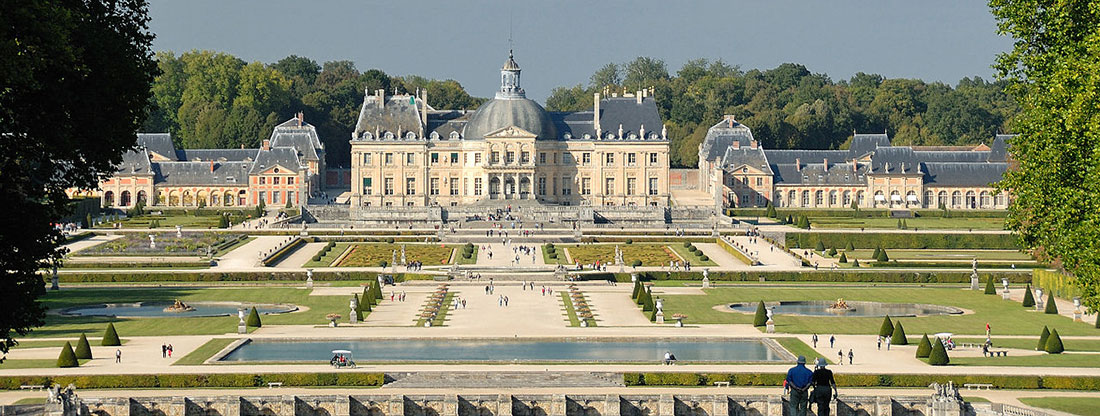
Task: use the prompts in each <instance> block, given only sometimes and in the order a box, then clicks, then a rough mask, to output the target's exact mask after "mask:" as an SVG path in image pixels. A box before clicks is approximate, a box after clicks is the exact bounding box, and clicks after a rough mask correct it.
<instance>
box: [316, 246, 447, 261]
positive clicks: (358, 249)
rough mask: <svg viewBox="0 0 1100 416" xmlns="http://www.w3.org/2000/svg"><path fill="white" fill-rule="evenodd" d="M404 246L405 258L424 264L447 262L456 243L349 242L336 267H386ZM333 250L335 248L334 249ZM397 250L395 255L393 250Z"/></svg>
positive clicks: (399, 258)
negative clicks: (347, 251) (346, 252)
mask: <svg viewBox="0 0 1100 416" xmlns="http://www.w3.org/2000/svg"><path fill="white" fill-rule="evenodd" d="M402 245H403V246H404V247H405V260H406V261H409V262H412V261H420V262H423V263H424V265H425V266H438V265H442V264H449V263H450V261H451V253H452V252H453V251H454V250H455V248H458V247H461V246H457V245H445V244H417V243H408V244H394V243H358V244H351V245H350V249H351V252H350V253H348V254H347V255H346V256H345V257H344V258H343V259H342V260H340V263H339V264H336V265H334V266H336V267H386V266H388V265H389V264H390V262H391V261H395V258H396V261H397V262H400V261H401V246H402ZM334 251H335V250H334ZM395 251H396V252H397V254H396V256H395V255H394V252H395Z"/></svg>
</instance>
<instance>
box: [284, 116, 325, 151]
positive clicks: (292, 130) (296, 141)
mask: <svg viewBox="0 0 1100 416" xmlns="http://www.w3.org/2000/svg"><path fill="white" fill-rule="evenodd" d="M270 140H271V147H273V148H274V147H293V148H294V149H296V150H297V151H298V154H299V155H300V156H301V157H302V159H304V160H320V159H321V153H322V152H324V150H325V147H324V145H323V144H321V138H320V137H318V136H317V129H316V128H315V127H313V125H312V124H309V123H306V122H302V125H301V126H299V125H298V118H291V119H290V120H287V121H285V122H283V123H282V124H280V125H278V126H275V129H274V130H272V131H271V139H270Z"/></svg>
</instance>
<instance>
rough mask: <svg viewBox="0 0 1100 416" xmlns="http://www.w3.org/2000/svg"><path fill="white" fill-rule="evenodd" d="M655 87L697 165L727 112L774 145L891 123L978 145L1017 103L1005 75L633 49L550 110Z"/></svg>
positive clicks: (828, 145) (819, 141) (557, 92)
mask: <svg viewBox="0 0 1100 416" xmlns="http://www.w3.org/2000/svg"><path fill="white" fill-rule="evenodd" d="M650 87H653V91H654V96H655V97H656V99H657V107H658V110H659V111H660V113H661V118H662V119H664V120H666V121H667V123H668V130H669V136H670V137H672V142H671V143H670V147H671V149H670V151H671V154H670V157H671V159H672V163H673V165H674V166H677V167H694V166H695V165H696V158H697V153H696V152H697V148H698V145H699V143H701V142H702V140H703V138H704V137H705V136H706V130H707V128H709V127H710V126H712V125H713V124H715V123H716V122H718V120H721V119H722V115H723V114H733V115H735V116H737V119H738V121H739V122H741V123H744V124H745V125H747V126H749V128H751V129H752V130H753V135H754V136H755V137H756V138H757V140H760V141H761V142H762V143H763V145H764V146H765V147H770V148H781V149H787V148H808V149H838V148H844V147H845V146H846V145H847V142H848V140H849V139H850V138H851V137H852V131H853V130H854V131H859V132H881V131H889V132H890V133H891V136H893V138H894V142H895V143H897V144H920V145H950V144H976V143H979V142H988V141H990V140H992V138H993V135H994V134H996V133H998V132H1002V131H1005V121H1006V120H1008V119H1009V118H1011V117H1012V115H1013V114H1015V113H1016V112H1017V111H1018V110H1017V109H1016V105H1015V104H1014V102H1013V101H1012V99H1011V98H1009V97H1008V96H1007V95H1006V94H1004V93H1003V92H1002V90H1003V89H1004V85H1003V83H1000V82H996V83H991V82H987V81H985V80H983V79H981V78H978V77H974V78H963V79H962V80H960V81H959V82H958V84H957V85H956V86H955V87H954V88H952V86H950V85H946V84H943V83H940V82H933V83H926V82H924V81H921V80H914V79H886V78H884V77H882V76H881V75H875V74H865V73H862V72H860V73H857V74H856V75H855V76H853V77H852V78H851V79H849V80H841V81H833V80H832V79H830V78H829V77H828V76H827V75H825V74H814V73H811V72H810V70H809V69H807V68H806V67H805V66H802V65H799V64H793V63H785V64H782V65H779V66H778V67H776V68H773V69H769V70H764V71H761V70H757V69H753V70H750V71H742V70H741V68H739V67H737V66H730V65H728V64H726V63H725V62H722V61H720V60H719V61H708V60H706V59H695V60H691V61H688V62H687V63H685V64H684V65H683V66H682V67H681V68H680V70H679V71H677V72H676V73H675V74H670V73H669V70H668V68H667V67H666V65H665V63H664V62H663V61H661V60H659V59H654V58H648V57H639V58H636V59H634V60H632V61H630V62H628V63H625V64H614V63H611V64H608V65H606V66H604V67H603V68H601V69H599V70H598V71H596V72H595V73H594V74H593V75H592V77H591V79H590V80H589V83H588V85H587V86H586V85H580V84H578V85H575V86H571V87H559V88H555V89H554V90H553V92H551V94H550V97H549V98H547V99H546V108H547V109H548V110H551V111H574V110H587V109H591V108H592V98H593V97H592V94H593V93H595V92H602V91H604V89H605V88H606V89H607V91H608V92H623V91H624V90H625V91H628V92H635V91H637V90H642V89H648V88H650Z"/></svg>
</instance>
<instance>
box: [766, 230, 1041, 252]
mask: <svg viewBox="0 0 1100 416" xmlns="http://www.w3.org/2000/svg"><path fill="white" fill-rule="evenodd" d="M786 239H787V240H788V241H790V240H795V241H796V242H797V244H799V245H800V246H802V247H813V246H814V244H817V242H818V241H821V242H823V243H825V245H826V246H830V247H845V246H847V245H848V243H849V242H851V243H852V245H853V246H854V247H855V248H857V249H873V248H875V247H886V248H892V249H1000V250H1017V249H1019V248H1020V246H1019V244H1018V242H1017V241H1016V237H1015V236H1013V235H1012V234H975V233H967V232H961V233H942V234H931V233H861V232H858V231H853V232H831V233H818V232H791V233H787V235H786Z"/></svg>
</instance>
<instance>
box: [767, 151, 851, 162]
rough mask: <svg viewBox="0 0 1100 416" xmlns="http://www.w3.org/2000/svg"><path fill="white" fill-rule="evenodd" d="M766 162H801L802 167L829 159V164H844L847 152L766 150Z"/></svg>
mask: <svg viewBox="0 0 1100 416" xmlns="http://www.w3.org/2000/svg"><path fill="white" fill-rule="evenodd" d="M764 154H766V155H768V161H770V162H771V163H773V164H790V165H793V164H794V163H795V162H798V161H801V162H802V165H803V166H805V165H806V164H810V163H822V162H824V161H825V159H829V162H830V163H836V162H844V161H846V160H848V158H847V157H846V156H848V152H847V151H844V150H813V149H775V150H773V149H767V150H764Z"/></svg>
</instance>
